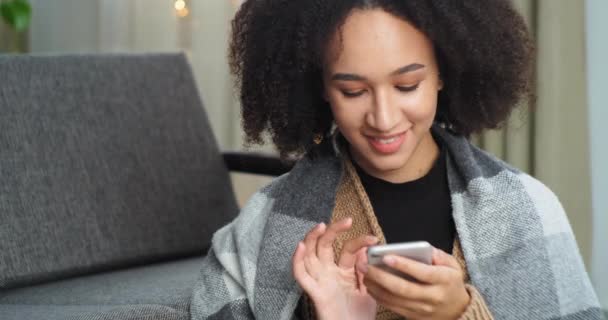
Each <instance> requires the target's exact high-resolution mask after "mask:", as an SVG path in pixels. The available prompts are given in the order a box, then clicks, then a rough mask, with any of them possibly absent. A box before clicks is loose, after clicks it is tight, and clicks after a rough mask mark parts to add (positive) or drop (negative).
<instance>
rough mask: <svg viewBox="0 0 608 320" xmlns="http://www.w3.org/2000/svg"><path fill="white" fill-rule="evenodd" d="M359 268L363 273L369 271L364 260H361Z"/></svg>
mask: <svg viewBox="0 0 608 320" xmlns="http://www.w3.org/2000/svg"><path fill="white" fill-rule="evenodd" d="M357 270H359V271H360V272H361V273H367V265H366V264H365V263H363V262H360V263H358V264H357Z"/></svg>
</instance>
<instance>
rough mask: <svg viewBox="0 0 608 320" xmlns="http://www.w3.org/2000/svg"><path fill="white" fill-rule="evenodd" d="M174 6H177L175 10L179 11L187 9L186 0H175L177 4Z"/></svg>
mask: <svg viewBox="0 0 608 320" xmlns="http://www.w3.org/2000/svg"><path fill="white" fill-rule="evenodd" d="M174 6H175V10H176V11H177V12H180V11H182V10H184V9H186V1H184V0H175V5H174ZM186 10H187V9H186Z"/></svg>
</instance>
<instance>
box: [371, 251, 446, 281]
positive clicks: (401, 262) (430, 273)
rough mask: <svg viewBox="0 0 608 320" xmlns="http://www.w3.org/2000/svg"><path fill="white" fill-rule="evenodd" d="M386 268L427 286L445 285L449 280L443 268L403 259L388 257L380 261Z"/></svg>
mask: <svg viewBox="0 0 608 320" xmlns="http://www.w3.org/2000/svg"><path fill="white" fill-rule="evenodd" d="M382 262H384V264H386V265H387V266H388V267H390V268H392V269H395V270H397V271H400V272H402V273H404V274H407V275H408V276H410V277H412V278H414V279H416V280H418V281H420V282H423V283H427V284H440V283H446V282H448V280H449V277H448V275H447V274H446V269H445V268H440V267H438V266H430V265H428V264H424V263H422V262H418V261H416V260H412V259H408V258H405V257H400V256H394V255H388V256H386V257H384V258H383V259H382Z"/></svg>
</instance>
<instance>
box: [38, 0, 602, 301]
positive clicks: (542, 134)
mask: <svg viewBox="0 0 608 320" xmlns="http://www.w3.org/2000/svg"><path fill="white" fill-rule="evenodd" d="M513 1H514V3H515V5H516V6H517V8H518V9H519V10H520V11H521V12H522V15H523V16H524V17H525V19H526V21H527V22H528V25H529V26H530V30H531V32H532V34H533V35H534V37H535V39H536V43H537V48H538V61H537V67H536V80H537V81H536V88H535V90H536V95H537V97H538V99H537V101H536V102H535V104H534V105H533V106H528V105H522V107H521V108H520V109H519V110H517V111H516V112H515V113H514V115H513V116H512V118H511V120H510V121H509V122H508V123H507V124H506V125H505V127H504V128H503V129H502V130H497V131H491V132H488V133H486V134H484V135H482V136H479V137H475V143H476V144H478V145H480V146H481V147H483V148H485V149H487V150H489V151H490V152H492V153H494V154H496V155H498V156H500V157H502V158H503V159H505V160H506V161H508V162H510V163H512V164H513V165H515V166H517V167H519V168H521V169H522V170H524V171H526V172H528V173H530V174H532V175H534V176H535V177H537V178H538V179H540V180H541V181H543V182H544V183H545V184H547V185H548V186H549V187H550V188H551V189H552V190H553V191H554V192H555V193H556V194H557V195H558V197H559V198H560V200H561V201H562V204H563V205H564V207H565V209H566V211H567V213H568V215H569V218H570V221H571V223H572V226H573V229H574V232H575V235H576V237H577V241H578V243H579V246H580V248H581V252H582V255H583V257H584V260H585V264H586V266H587V268H588V270H589V271H590V272H591V275H592V280H593V283H594V285H595V286H596V289H597V291H598V295H599V296H600V299H601V300H602V303H603V305H604V307H605V308H608V276H606V272H608V232H607V231H608V185H607V184H608V169H607V168H606V167H605V164H606V163H608V150H607V149H608V148H607V147H608V144H607V143H606V139H607V138H608V129H607V127H606V125H605V122H606V121H605V120H604V119H608V110H607V109H606V106H607V105H608V95H607V94H608V90H607V89H608V85H606V82H605V81H604V76H605V75H606V74H608V70H606V63H605V61H604V59H606V57H608V48H607V46H608V43H607V41H606V40H605V39H606V37H605V33H606V32H607V31H608V23H607V22H606V19H605V18H603V17H602V16H601V15H602V13H604V14H605V12H608V2H607V1H605V0H586V1H578V0H577V1H572V0H513ZM239 2H240V0H53V1H49V0H32V1H31V4H32V8H33V18H32V24H31V28H30V31H29V47H30V50H31V51H32V52H35V53H45V54H46V53H66V52H71V53H79V52H163V51H165V52H166V51H171V52H174V51H183V52H186V54H187V55H188V57H189V60H190V63H191V65H192V67H193V71H194V73H195V76H196V79H197V81H198V86H199V91H200V93H201V96H202V99H203V102H204V104H205V107H206V109H207V112H208V114H209V117H210V120H211V124H212V127H213V129H214V132H215V135H216V138H217V140H218V142H219V144H220V147H221V148H222V149H242V141H243V139H242V133H241V129H240V117H239V106H238V101H237V99H236V97H235V95H234V90H233V87H232V81H231V78H230V76H229V74H228V65H227V59H226V50H227V42H228V32H229V25H230V20H231V18H232V16H233V15H234V12H235V11H236V9H237V8H238V5H239ZM530 107H534V109H535V111H534V112H530V111H529V109H530ZM261 149H264V150H271V147H269V146H266V147H262V148H261ZM233 179H234V181H235V184H234V185H235V186H237V188H236V189H237V190H236V191H237V194H238V197H239V201H240V202H241V203H243V202H244V201H245V200H246V199H247V197H248V196H249V195H250V194H251V193H252V192H253V191H254V190H256V189H257V188H259V187H260V185H262V184H265V183H267V182H268V180H269V179H268V178H263V177H254V176H245V175H233Z"/></svg>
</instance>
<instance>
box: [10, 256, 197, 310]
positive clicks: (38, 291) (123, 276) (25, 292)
mask: <svg viewBox="0 0 608 320" xmlns="http://www.w3.org/2000/svg"><path fill="white" fill-rule="evenodd" d="M201 262H202V257H197V258H191V259H184V260H179V261H174V262H167V263H161V264H153V265H148V266H144V267H137V268H131V269H126V270H120V271H114V272H108V273H103V274H97V275H89V276H83V277H78V278H73V279H69V280H62V281H56V282H52V283H47V284H42V285H36V286H30V287H25V288H19V289H12V290H6V291H4V292H2V293H0V319H3V320H12V319H15V320H17V319H31V320H35V319H83V320H85V319H86V320H89V319H90V320H93V319H99V320H101V319H159V320H160V319H167V320H168V319H188V318H189V313H188V312H189V302H190V296H191V294H192V288H193V285H194V283H195V281H196V279H197V277H198V274H199V272H200V266H201Z"/></svg>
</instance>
